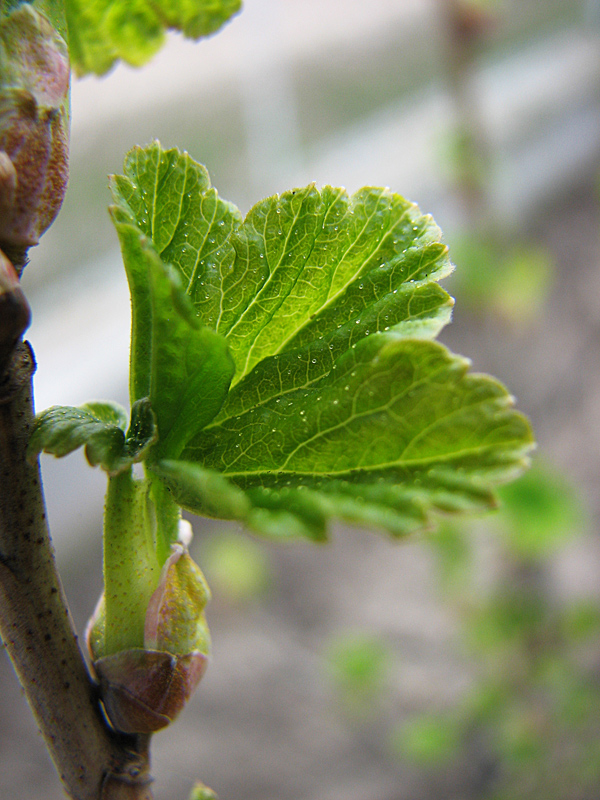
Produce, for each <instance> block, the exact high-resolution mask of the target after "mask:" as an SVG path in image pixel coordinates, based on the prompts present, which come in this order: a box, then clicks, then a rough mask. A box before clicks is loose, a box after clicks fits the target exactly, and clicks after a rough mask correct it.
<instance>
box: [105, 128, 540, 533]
mask: <svg viewBox="0 0 600 800" xmlns="http://www.w3.org/2000/svg"><path fill="white" fill-rule="evenodd" d="M124 172H125V174H124V175H122V176H117V177H115V178H113V179H112V191H113V195H114V197H115V201H116V203H117V206H118V212H115V218H118V219H121V218H123V219H124V218H126V219H127V220H128V225H129V226H130V227H133V226H137V227H138V228H139V230H140V231H141V232H142V233H143V234H144V235H145V236H146V237H148V239H149V240H151V241H152V243H153V246H154V248H155V250H156V253H157V256H160V259H161V260H162V261H163V262H164V263H168V264H170V265H172V267H173V269H174V271H175V272H176V274H177V275H178V276H179V278H180V281H181V286H182V287H184V288H185V294H186V296H187V297H186V298H181V297H180V302H181V304H183V300H184V299H185V300H187V301H188V302H189V303H190V304H191V306H193V308H194V310H195V313H196V316H197V318H198V319H200V320H202V322H203V323H204V324H205V325H206V326H208V327H210V328H212V329H213V331H215V332H216V333H217V334H220V335H221V336H222V337H223V338H224V339H225V340H226V341H227V344H228V346H229V350H230V352H231V354H232V356H233V360H234V361H235V370H236V371H235V376H234V378H233V380H232V384H231V387H232V388H231V389H230V390H229V393H228V394H227V397H226V399H225V401H224V402H223V404H222V407H221V408H220V410H219V411H218V412H216V416H214V417H213V418H212V419H210V420H208V419H205V420H203V424H202V425H201V426H200V425H197V426H195V432H194V433H193V434H191V435H190V436H189V437H188V438H187V442H186V444H185V445H184V446H183V447H182V448H181V450H180V452H178V453H175V452H173V453H171V452H169V453H167V454H163V457H164V456H165V455H166V459H167V462H168V465H167V466H165V461H161V463H160V467H157V474H159V475H160V477H161V479H162V480H163V481H164V482H165V483H166V485H167V486H168V488H169V490H170V492H171V494H172V496H173V498H174V500H175V501H176V502H177V503H180V504H181V505H183V506H184V507H186V508H189V509H190V510H192V511H195V512H196V513H200V514H206V515H210V516H213V515H214V516H226V517H228V518H236V519H241V520H243V521H245V522H246V524H248V525H249V526H250V527H253V528H254V529H255V530H258V531H260V532H262V533H267V534H269V535H272V534H274V535H278V536H284V537H288V536H294V535H298V534H300V535H304V536H308V537H310V538H313V539H317V540H318V539H322V538H324V536H325V535H326V529H327V524H328V522H329V521H330V520H331V519H332V518H335V517H338V518H342V519H346V520H348V521H351V522H356V523H360V524H368V525H375V526H378V527H381V528H384V529H386V530H388V531H390V532H391V533H392V534H393V535H404V534H406V533H408V532H410V531H412V530H415V529H418V528H423V527H424V526H427V525H428V524H430V515H431V512H432V511H433V510H436V509H437V510H444V511H451V512H458V511H467V510H468V511H472V510H481V509H484V508H489V507H490V506H492V505H494V503H495V498H494V495H493V491H492V487H493V485H494V484H495V483H496V482H498V481H503V480H507V479H509V478H511V477H513V476H515V475H516V474H518V473H519V472H520V471H521V470H522V469H523V468H524V466H525V465H526V453H527V452H528V451H529V450H530V449H531V446H532V441H533V440H532V435H531V431H530V429H529V425H528V423H527V421H526V420H525V418H524V417H522V416H521V415H520V414H518V413H517V412H515V411H514V410H513V409H512V407H511V406H512V400H511V398H510V396H509V395H508V393H507V392H506V390H505V389H504V387H502V386H501V385H500V384H499V383H498V382H496V381H495V380H493V379H491V378H488V377H485V376H477V375H469V374H468V362H467V361H466V360H464V359H462V358H460V357H457V356H454V355H452V354H451V353H449V352H448V351H447V350H446V349H445V348H444V347H442V346H441V345H439V344H436V343H434V342H432V341H430V340H431V338H432V337H434V336H435V335H436V334H437V333H438V332H439V330H440V328H441V327H442V326H443V325H444V324H445V323H446V322H447V321H448V319H449V316H450V311H451V307H452V302H453V301H452V300H451V298H450V297H449V296H448V295H447V294H446V292H445V291H444V290H443V289H441V288H440V287H439V286H438V284H437V281H438V280H439V279H440V278H442V277H444V276H446V275H447V274H448V273H449V272H450V270H451V268H452V267H451V264H450V261H449V259H448V255H447V250H446V247H445V246H444V245H443V244H441V243H440V241H439V239H440V232H439V229H438V228H437V226H436V225H435V223H434V222H433V220H432V219H431V218H430V217H427V216H423V215H422V214H421V213H420V211H419V209H418V208H417V207H416V206H415V205H413V204H411V203H409V202H408V201H406V200H404V199H403V198H401V197H400V196H398V195H396V194H393V193H392V192H390V191H389V190H384V189H377V188H366V189H362V190H360V191H359V192H357V193H356V194H354V195H352V196H351V197H349V196H348V195H347V194H346V193H345V192H344V191H343V190H342V189H334V188H332V187H325V188H324V189H322V190H318V189H316V188H315V187H314V186H312V185H311V186H308V187H305V188H303V189H297V190H294V191H291V192H286V193H285V194H283V195H281V196H276V197H271V198H268V199H267V200H264V201H262V202H260V203H258V204H257V205H256V206H255V207H254V208H252V209H251V210H250V212H249V213H248V215H247V217H246V218H245V219H244V220H242V218H241V215H240V213H239V211H238V210H237V209H236V208H235V207H234V206H232V205H231V204H230V203H227V202H225V201H223V200H222V199H220V198H219V196H218V194H217V192H216V191H215V190H214V189H213V188H212V187H211V186H210V181H209V178H208V174H207V173H206V170H205V169H204V168H203V167H202V166H200V165H198V164H196V163H195V162H193V161H192V159H191V158H190V157H189V156H188V155H187V154H182V153H180V152H179V151H177V150H166V151H165V150H162V148H161V147H160V145H159V144H158V143H156V142H155V143H153V144H152V145H150V146H148V147H146V148H135V149H134V150H133V151H132V152H131V153H130V154H129V155H128V156H127V158H126V161H125V170H124ZM142 239H143V237H142ZM144 246H145V247H148V246H147V245H144ZM128 271H129V272H131V270H130V269H129V268H128ZM137 274H138V273H136V275H137ZM130 283H131V284H132V285H133V289H132V292H133V293H134V295H135V294H136V293H139V299H138V300H137V301H134V315H135V308H136V307H138V308H139V309H145V311H144V313H143V314H142V313H140V314H139V315H138V316H139V320H138V323H136V322H135V321H134V344H133V348H134V351H137V352H138V353H139V358H137V357H136V358H134V359H133V364H134V374H133V377H132V386H134V387H137V389H136V392H137V393H138V394H139V393H140V392H141V393H142V394H143V393H147V385H148V377H147V370H145V369H144V368H141V367H139V364H143V363H144V358H146V355H145V353H146V352H147V351H149V349H150V348H149V346H148V345H147V341H148V338H149V335H150V334H149V330H150V327H151V325H150V322H149V321H148V320H149V318H150V314H149V313H148V312H147V309H148V308H150V306H151V304H152V301H151V292H150V291H149V290H147V288H146V286H145V284H143V281H137V278H136V276H135V275H133V279H132V276H131V275H130ZM140 320H141V321H140ZM136 324H137V326H138V327H137V330H138V333H137V334H135V330H136V327H135V326H136ZM145 326H146V327H145ZM146 328H147V329H146ZM167 333H168V331H167V329H166V328H165V330H164V335H165V336H166V335H167ZM146 360H147V359H146ZM207 374H208V373H207ZM150 397H151V399H152V406H153V408H154V409H155V411H156V412H157V416H158V420H159V429H160V427H161V413H160V410H159V409H158V407H157V402H156V401H155V399H154V398H153V395H152V393H150ZM215 405H216V404H215ZM194 465H195V466H194ZM167 473H168V474H167ZM216 476H220V481H221V483H219V485H218V486H217V478H216ZM209 482H212V483H211V488H210V489H208V488H207V486H208V483H209ZM240 491H241V492H243V494H244V498H245V501H244V502H240V501H239V497H240V495H239V492H240ZM232 492H233V494H231V493H232ZM221 494H222V496H223V497H233V496H235V498H236V501H235V503H234V505H235V510H232V509H231V507H229V506H228V508H227V509H221V508H220V507H219V506H220V502H221V500H220V497H221ZM225 504H226V505H227V504H228V501H226V503H225Z"/></svg>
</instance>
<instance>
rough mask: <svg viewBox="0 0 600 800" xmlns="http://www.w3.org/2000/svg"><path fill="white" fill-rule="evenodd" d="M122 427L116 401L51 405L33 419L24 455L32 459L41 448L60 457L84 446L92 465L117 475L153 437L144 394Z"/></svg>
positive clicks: (151, 417) (139, 456) (153, 425)
mask: <svg viewBox="0 0 600 800" xmlns="http://www.w3.org/2000/svg"><path fill="white" fill-rule="evenodd" d="M126 428H127V414H126V412H125V409H123V408H121V406H119V405H118V404H117V403H109V402H94V403H86V404H85V405H83V406H79V407H78V408H73V407H72V406H52V407H51V408H47V409H46V410H45V411H42V412H41V414H38V416H37V418H36V420H35V427H34V429H33V433H32V435H31V438H30V440H29V447H28V457H29V458H30V459H35V458H37V456H38V455H39V454H40V453H41V452H42V451H43V452H45V453H51V454H52V455H54V456H56V457H57V458H60V457H62V456H66V455H68V454H69V453H72V452H73V451H74V450H77V449H78V448H79V447H85V455H86V458H87V460H88V462H89V463H90V464H91V466H92V467H95V466H100V467H102V469H104V470H106V471H107V472H108V473H109V474H110V475H117V474H118V473H120V472H122V471H123V470H126V469H129V467H130V466H131V464H132V463H133V462H135V461H140V460H141V459H142V458H144V456H145V454H146V451H147V450H148V448H149V447H150V446H151V445H152V444H153V443H154V442H155V441H156V438H157V431H156V423H155V419H154V413H153V411H152V409H151V407H150V403H149V401H148V399H147V398H142V399H141V400H139V401H138V402H137V403H134V405H133V406H132V409H131V423H130V426H129V430H128V431H127V432H126Z"/></svg>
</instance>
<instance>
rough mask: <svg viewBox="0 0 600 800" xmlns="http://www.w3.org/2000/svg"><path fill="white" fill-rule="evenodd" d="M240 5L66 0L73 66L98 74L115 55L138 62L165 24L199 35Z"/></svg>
mask: <svg viewBox="0 0 600 800" xmlns="http://www.w3.org/2000/svg"><path fill="white" fill-rule="evenodd" d="M240 6H241V0H161V1H160V2H155V1H154V0H65V7H66V13H67V23H68V28H69V48H70V51H71V60H72V63H73V67H74V69H75V70H76V72H77V73H78V74H79V75H87V74H88V73H93V74H95V75H103V74H104V73H105V72H108V70H109V69H110V68H111V67H112V66H113V65H114V63H115V62H116V61H117V60H122V61H124V62H125V63H127V64H131V65H132V66H134V67H139V66H142V64H145V63H146V62H147V61H148V60H149V59H150V58H152V56H153V55H154V54H155V53H156V52H157V50H159V49H160V47H161V45H162V44H163V41H164V37H165V32H166V31H167V30H178V31H181V32H182V33H183V34H184V35H185V36H187V37H189V38H191V39H199V38H200V37H202V36H208V35H210V34H211V33H214V32H215V31H217V30H218V29H219V28H220V27H221V26H222V25H223V24H224V23H225V22H227V20H228V19H229V18H230V17H231V16H233V15H234V14H235V13H236V12H237V11H239V9H240Z"/></svg>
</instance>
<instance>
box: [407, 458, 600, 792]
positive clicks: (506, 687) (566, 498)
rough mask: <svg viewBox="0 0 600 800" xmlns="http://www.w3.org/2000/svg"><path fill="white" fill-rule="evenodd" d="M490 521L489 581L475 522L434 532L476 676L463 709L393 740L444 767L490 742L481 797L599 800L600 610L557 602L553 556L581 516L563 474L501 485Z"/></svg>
mask: <svg viewBox="0 0 600 800" xmlns="http://www.w3.org/2000/svg"><path fill="white" fill-rule="evenodd" d="M492 519H493V528H494V529H495V531H496V534H497V535H496V537H495V542H496V545H497V548H498V552H497V557H498V561H499V563H500V565H501V568H500V572H499V575H498V576H497V577H496V578H495V579H494V580H493V581H492V582H491V585H488V586H485V587H481V585H477V577H478V576H477V569H476V563H477V562H476V543H477V535H476V533H474V526H462V527H460V528H459V527H457V526H454V525H444V526H443V527H442V528H441V530H440V531H439V533H438V534H437V535H436V536H434V537H432V539H431V542H432V544H433V547H434V551H435V554H436V561H437V565H438V568H439V575H440V587H441V591H442V593H443V594H444V595H445V597H446V599H447V600H448V601H449V602H451V603H452V604H453V606H454V608H455V610H456V613H457V615H458V617H459V619H460V620H461V621H462V628H463V639H464V640H465V643H466V644H467V646H468V649H469V652H470V653H471V655H472V657H473V658H474V659H475V663H476V664H477V666H478V673H479V677H478V679H477V680H476V681H475V684H474V686H473V689H472V690H471V692H470V693H469V694H468V695H467V697H465V698H463V699H462V700H461V702H460V703H459V704H458V705H457V706H456V707H454V708H452V709H451V710H449V711H445V712H440V713H438V714H435V713H434V714H432V713H428V714H427V715H425V716H422V717H416V718H414V719H412V720H410V721H408V722H407V723H405V724H404V725H402V726H401V727H400V728H399V729H398V730H397V731H396V732H395V734H394V737H393V744H394V748H395V750H396V752H398V753H400V754H401V757H402V758H403V759H406V760H409V761H411V762H413V763H416V764H419V765H421V766H422V767H423V768H426V769H431V768H436V769H438V770H439V769H443V768H444V765H446V764H448V763H449V762H453V761H454V760H455V759H458V758H459V757H460V756H463V757H464V756H465V755H466V756H467V757H468V754H469V752H470V750H472V748H473V746H474V744H475V743H478V745H479V749H480V748H481V745H482V743H483V746H484V748H485V749H486V751H487V752H488V753H489V755H490V757H491V758H492V760H493V762H494V765H495V769H494V770H493V771H492V775H493V777H491V778H490V779H489V780H488V781H487V783H486V785H485V786H484V787H483V789H482V791H481V793H479V794H477V797H478V798H481V799H482V800H483V799H484V798H485V800H540V798H544V800H592V798H596V797H598V787H599V786H600V680H599V675H600V649H599V647H598V641H599V638H598V637H599V634H600V608H599V607H598V606H597V604H596V603H594V601H593V600H584V601H581V600H577V601H570V602H566V601H560V600H559V599H557V598H556V597H554V596H553V594H552V590H551V589H550V588H549V587H550V582H549V580H548V578H549V570H550V565H551V559H552V557H553V556H555V555H556V554H557V552H558V549H559V547H560V546H562V545H564V544H566V542H567V541H568V540H569V539H570V538H571V537H574V536H576V535H578V534H579V533H581V531H582V529H583V527H584V526H585V517H584V515H583V512H582V509H581V507H580V505H579V503H578V501H577V498H576V496H575V493H574V491H573V489H572V488H571V487H570V486H569V485H568V484H567V483H566V481H565V480H564V479H563V478H562V477H561V476H560V475H558V474H556V473H555V472H554V471H552V470H550V469H548V468H546V467H543V466H541V465H540V464H537V465H536V466H535V467H534V468H533V469H532V470H531V471H530V472H529V473H527V474H526V475H525V476H523V477H522V478H521V479H520V480H518V481H517V482H515V483H514V484H513V485H512V486H510V487H508V486H507V487H505V488H504V489H503V490H502V507H501V509H500V511H499V512H498V514H497V515H496V516H495V518H490V519H489V521H490V522H491V521H492ZM486 535H487V536H489V532H488V533H486Z"/></svg>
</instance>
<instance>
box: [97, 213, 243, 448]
mask: <svg viewBox="0 0 600 800" xmlns="http://www.w3.org/2000/svg"><path fill="white" fill-rule="evenodd" d="M112 216H113V221H114V223H115V227H116V229H117V232H118V234H119V239H120V241H121V249H122V252H123V259H124V262H125V268H126V270H127V277H128V280H129V286H130V290H131V297H132V345H131V372H130V394H131V399H132V402H134V401H135V400H137V399H140V398H142V397H146V396H147V397H149V398H150V404H151V407H152V410H153V411H154V413H155V415H156V418H157V425H158V431H159V441H158V443H157V445H156V448H155V452H156V457H157V458H159V457H177V456H178V455H179V453H180V452H181V450H182V448H183V446H184V445H185V443H186V442H187V441H188V440H189V438H191V437H192V436H193V435H194V434H195V433H196V432H197V431H199V430H200V429H201V428H202V427H203V426H204V425H206V424H207V423H208V422H210V421H211V420H212V419H213V418H214V416H215V415H216V414H217V413H218V411H219V410H220V408H221V406H222V404H223V401H224V399H225V397H226V395H227V390H228V388H229V383H230V381H231V376H232V374H233V363H232V361H231V357H230V356H229V353H228V351H227V345H226V343H225V340H224V339H223V338H222V337H220V336H219V335H218V334H216V333H214V332H213V331H211V330H209V328H207V327H204V326H203V325H202V324H201V322H200V321H199V320H198V319H197V317H196V316H195V314H194V311H193V308H192V307H191V304H190V303H189V300H188V299H187V297H186V296H185V294H184V293H183V292H182V289H181V285H180V278H179V275H178V274H177V273H176V272H174V271H173V270H171V269H169V268H168V267H167V266H166V265H165V264H163V262H162V261H161V259H160V257H159V256H158V254H157V253H156V250H155V249H154V247H153V245H152V242H151V241H150V240H149V239H148V238H147V237H146V236H145V235H144V234H143V233H142V232H141V231H140V230H139V229H138V228H137V227H136V226H135V224H134V223H133V221H132V220H131V217H130V216H128V214H127V213H126V211H125V210H124V209H122V208H113V209H112Z"/></svg>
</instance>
